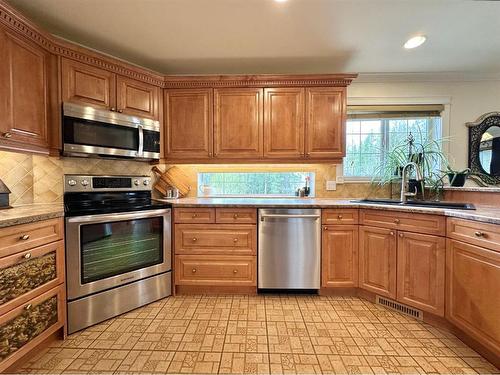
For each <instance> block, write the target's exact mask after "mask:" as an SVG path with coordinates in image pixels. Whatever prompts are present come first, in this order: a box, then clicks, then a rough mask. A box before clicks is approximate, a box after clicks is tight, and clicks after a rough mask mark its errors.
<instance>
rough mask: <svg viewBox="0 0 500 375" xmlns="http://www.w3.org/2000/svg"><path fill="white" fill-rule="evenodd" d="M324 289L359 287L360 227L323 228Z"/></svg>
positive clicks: (338, 226) (336, 226)
mask: <svg viewBox="0 0 500 375" xmlns="http://www.w3.org/2000/svg"><path fill="white" fill-rule="evenodd" d="M322 242H323V243H322V255H321V257H322V259H323V260H322V268H323V269H322V271H321V274H322V276H321V278H322V283H321V286H322V287H351V288H356V287H357V286H358V226H357V225H335V226H334V225H331V226H325V227H323V238H322Z"/></svg>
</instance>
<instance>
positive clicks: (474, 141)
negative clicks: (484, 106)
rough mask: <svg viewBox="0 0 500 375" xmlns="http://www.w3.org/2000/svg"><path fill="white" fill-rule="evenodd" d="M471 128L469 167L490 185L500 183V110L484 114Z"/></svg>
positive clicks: (469, 123)
mask: <svg viewBox="0 0 500 375" xmlns="http://www.w3.org/2000/svg"><path fill="white" fill-rule="evenodd" d="M466 125H467V127H468V128H469V168H470V169H471V172H472V173H476V174H477V175H478V177H479V178H481V180H483V181H484V182H485V183H487V184H489V185H496V184H500V112H490V113H486V114H484V115H482V116H481V117H479V118H478V119H477V120H476V121H474V122H468V123H466Z"/></svg>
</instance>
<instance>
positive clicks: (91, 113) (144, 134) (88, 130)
mask: <svg viewBox="0 0 500 375" xmlns="http://www.w3.org/2000/svg"><path fill="white" fill-rule="evenodd" d="M63 154H64V155H68V156H94V157H115V158H134V159H143V160H154V159H159V158H160V123H159V121H155V120H151V119H148V118H142V117H136V116H129V115H125V114H122V113H117V112H112V111H108V110H104V109H96V108H93V107H88V106H82V105H78V104H73V103H64V104H63Z"/></svg>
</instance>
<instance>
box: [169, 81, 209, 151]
mask: <svg viewBox="0 0 500 375" xmlns="http://www.w3.org/2000/svg"><path fill="white" fill-rule="evenodd" d="M212 95H213V93H212V89H200V90H194V89H193V90H165V97H164V103H165V129H166V132H165V134H166V150H165V152H166V157H167V158H172V159H200V158H209V157H211V156H212V152H213V151H212V145H213V116H212V105H213V103H212V102H213V99H212Z"/></svg>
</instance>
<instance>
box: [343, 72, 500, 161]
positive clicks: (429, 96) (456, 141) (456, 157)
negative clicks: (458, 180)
mask: <svg viewBox="0 0 500 375" xmlns="http://www.w3.org/2000/svg"><path fill="white" fill-rule="evenodd" d="M411 102H416V103H417V104H418V103H426V102H427V103H428V104H437V103H441V104H445V107H446V110H445V113H444V114H443V132H444V135H445V136H446V135H449V136H450V137H451V139H450V142H449V154H450V155H449V157H450V161H451V162H452V163H453V167H455V168H457V169H462V168H466V167H467V155H468V154H467V153H468V131H467V127H466V126H465V123H466V122H469V121H475V120H476V119H477V118H478V117H479V116H480V115H482V114H484V113H486V112H493V111H500V79H499V78H498V77H490V78H486V77H482V78H475V79H474V80H467V79H466V78H465V79H464V78H462V79H461V80H458V79H457V78H453V77H450V76H445V77H443V76H442V75H438V74H436V75H432V76H426V77H416V78H414V79H413V80H412V78H411V75H410V76H406V77H404V76H390V77H388V76H387V77H382V76H370V75H360V77H359V78H358V79H357V80H355V81H354V82H353V83H352V85H351V86H350V87H349V88H348V104H369V103H372V104H398V103H399V104H409V103H411Z"/></svg>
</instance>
